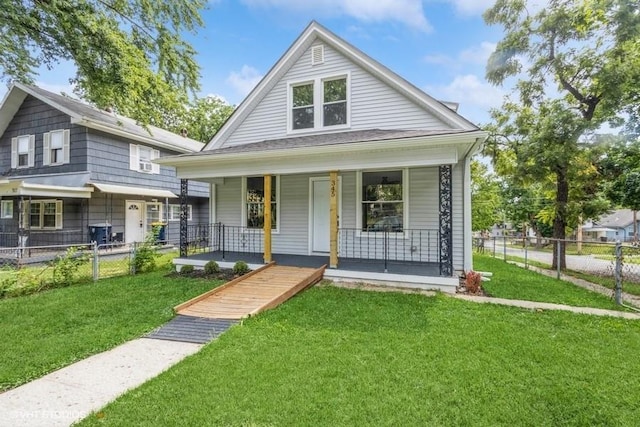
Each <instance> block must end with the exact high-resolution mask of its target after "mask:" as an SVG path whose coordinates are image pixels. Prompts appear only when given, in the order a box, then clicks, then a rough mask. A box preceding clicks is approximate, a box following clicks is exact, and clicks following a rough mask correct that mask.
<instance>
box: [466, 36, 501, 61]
mask: <svg viewBox="0 0 640 427" xmlns="http://www.w3.org/2000/svg"><path fill="white" fill-rule="evenodd" d="M496 46H497V44H496V43H491V42H486V41H485V42H482V43H480V46H473V47H472V48H470V49H465V50H463V51H462V52H460V54H459V55H458V58H459V59H460V61H462V62H465V63H469V64H482V65H485V64H486V63H487V60H488V59H489V56H491V54H492V53H493V52H494V51H495V50H496Z"/></svg>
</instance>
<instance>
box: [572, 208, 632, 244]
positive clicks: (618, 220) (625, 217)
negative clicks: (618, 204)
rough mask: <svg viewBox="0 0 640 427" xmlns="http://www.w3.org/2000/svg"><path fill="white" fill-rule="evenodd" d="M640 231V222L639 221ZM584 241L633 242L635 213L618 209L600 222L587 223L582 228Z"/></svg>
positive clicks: (600, 219) (603, 217)
mask: <svg viewBox="0 0 640 427" xmlns="http://www.w3.org/2000/svg"><path fill="white" fill-rule="evenodd" d="M638 217H639V218H640V215H638ZM638 229H639V230H640V220H638ZM582 233H583V236H584V240H598V241H605V242H614V241H617V240H620V241H622V242H626V241H630V240H633V211H632V210H631V209H618V210H616V211H613V212H612V213H610V214H607V215H603V216H602V217H600V218H599V219H598V220H595V221H590V222H587V223H586V224H585V225H584V226H583V227H582Z"/></svg>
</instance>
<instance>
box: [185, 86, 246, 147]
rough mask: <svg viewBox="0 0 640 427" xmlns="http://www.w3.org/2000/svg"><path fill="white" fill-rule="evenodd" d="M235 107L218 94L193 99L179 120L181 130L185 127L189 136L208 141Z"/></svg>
mask: <svg viewBox="0 0 640 427" xmlns="http://www.w3.org/2000/svg"><path fill="white" fill-rule="evenodd" d="M234 109H235V107H234V106H233V105H229V104H227V102H226V101H225V100H224V99H222V98H220V97H218V96H212V95H209V96H206V97H204V98H199V99H196V100H194V101H192V102H191V103H190V104H189V106H188V107H187V108H186V109H185V111H184V114H183V116H182V118H181V119H180V120H179V126H177V127H180V129H175V131H176V132H177V131H180V130H182V129H185V130H186V131H187V132H188V134H189V137H190V138H192V139H195V140H196V141H200V142H204V143H207V142H209V141H210V140H211V138H212V137H213V135H215V134H216V132H218V130H219V129H220V128H221V127H222V125H223V124H224V123H225V122H226V121H227V119H228V118H229V116H230V115H231V114H232V113H233V110H234Z"/></svg>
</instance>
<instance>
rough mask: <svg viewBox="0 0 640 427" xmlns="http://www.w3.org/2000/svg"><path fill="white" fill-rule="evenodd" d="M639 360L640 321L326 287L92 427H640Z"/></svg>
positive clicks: (130, 398)
mask: <svg viewBox="0 0 640 427" xmlns="http://www.w3.org/2000/svg"><path fill="white" fill-rule="evenodd" d="M638 354H640V322H638V321H629V320H621V319H615V318H607V317H596V316H587V315H577V314H573V313H567V312H546V311H545V312H535V311H526V310H521V309H517V308H512V307H501V306H494V305H484V304H475V303H471V302H466V301H460V300H455V299H452V298H448V297H444V296H436V297H426V296H422V295H416V294H397V293H376V292H366V291H358V290H346V289H339V288H335V287H315V288H312V289H310V290H308V291H306V292H304V293H303V294H301V295H299V296H297V297H295V298H293V299H292V300H290V301H289V302H287V303H285V304H284V305H282V306H280V307H279V308H277V309H275V310H273V311H269V312H266V313H263V314H261V315H259V316H257V317H255V318H252V319H249V320H247V321H245V322H244V324H243V325H242V326H235V327H233V328H232V329H231V330H230V331H228V332H227V333H225V334H224V335H222V337H220V338H219V339H218V340H216V341H214V342H212V343H211V344H209V345H207V346H206V347H204V349H203V350H201V351H200V352H199V353H197V354H195V355H193V356H191V357H189V358H188V359H186V360H185V361H183V362H181V363H180V364H178V365H176V366H175V367H174V368H172V369H170V370H169V371H167V372H165V373H163V374H161V375H160V376H159V377H157V378H155V379H153V380H151V381H149V382H147V383H145V384H144V385H142V386H141V387H139V388H137V389H135V390H132V391H130V392H129V393H127V394H125V395H124V396H122V397H121V398H119V399H117V400H116V401H115V402H113V403H112V404H110V405H108V406H107V407H106V408H104V409H103V410H101V411H100V412H98V413H97V414H93V415H91V416H89V417H88V418H87V419H85V420H84V421H83V422H81V424H80V425H82V426H93V425H96V426H97V425H110V426H131V425H136V426H157V425H185V426H187V425H188V426H191V425H194V426H195V425H230V426H241V425H246V426H257V425H269V426H281V425H290V426H301V425H314V426H316V425H317V426H342V425H347V426H361V425H376V426H377V425H398V426H403V425H430V426H436V425H445V426H449V425H487V426H495V425H508V426H511V425H531V426H545V425H547V426H556V425H579V426H583V425H637V422H638V420H639V419H640V379H639V378H640V364H638V363H637V358H638Z"/></svg>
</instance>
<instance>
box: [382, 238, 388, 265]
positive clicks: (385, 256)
mask: <svg viewBox="0 0 640 427" xmlns="http://www.w3.org/2000/svg"><path fill="white" fill-rule="evenodd" d="M383 233H384V239H383V245H384V247H383V248H382V250H383V252H384V272H385V273H386V272H387V270H388V268H387V267H388V266H387V258H389V230H384V231H383Z"/></svg>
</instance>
